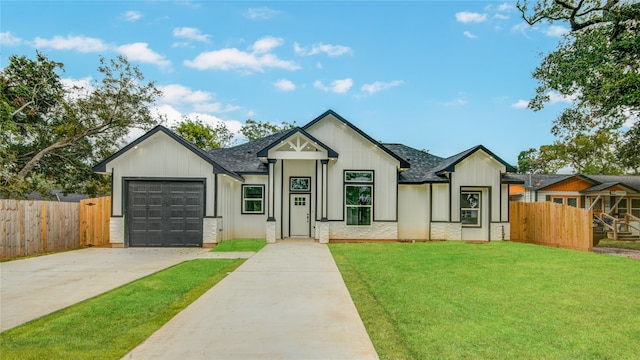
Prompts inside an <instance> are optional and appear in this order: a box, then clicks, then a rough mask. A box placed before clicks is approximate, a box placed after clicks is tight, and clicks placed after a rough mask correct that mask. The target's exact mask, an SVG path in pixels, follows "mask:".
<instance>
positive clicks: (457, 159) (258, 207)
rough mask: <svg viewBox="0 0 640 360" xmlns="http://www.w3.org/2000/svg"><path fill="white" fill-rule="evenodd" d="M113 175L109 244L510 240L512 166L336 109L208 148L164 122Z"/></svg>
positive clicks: (106, 168)
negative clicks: (445, 150) (452, 151)
mask: <svg viewBox="0 0 640 360" xmlns="http://www.w3.org/2000/svg"><path fill="white" fill-rule="evenodd" d="M94 171H96V172H100V173H111V175H112V198H113V200H112V209H111V242H112V244H113V246H125V247H127V246H213V244H215V243H218V242H220V241H224V240H228V239H232V238H266V239H267V241H269V242H274V241H276V239H284V238H293V237H301V238H314V239H317V240H319V241H320V242H322V243H326V242H329V241H330V240H418V241H420V240H502V239H509V193H510V190H509V187H510V186H513V185H511V184H522V183H523V181H521V180H518V179H514V178H509V176H508V175H507V174H508V173H512V172H515V169H514V168H513V167H512V166H511V165H509V164H507V163H506V162H505V161H503V160H502V159H500V158H499V157H497V156H496V155H494V154H493V153H492V152H491V151H489V150H488V149H486V148H485V147H483V146H481V145H479V146H476V147H473V148H471V149H468V150H466V151H464V152H462V153H460V154H457V155H454V156H452V157H449V158H440V157H438V156H434V155H431V154H429V153H426V152H423V151H420V150H416V149H413V148H411V147H408V146H404V145H400V144H382V143H379V142H378V141H376V140H374V139H372V138H371V137H370V136H369V135H367V134H365V133H364V132H363V131H361V130H360V129H358V128H357V127H355V126H354V125H353V124H352V123H350V122H348V121H347V120H345V119H344V118H342V117H341V116H340V115H338V114H336V113H335V112H333V111H331V110H329V111H327V112H325V113H324V114H322V115H320V116H319V117H317V118H316V119H315V120H313V121H311V122H309V123H308V124H306V125H305V126H302V127H296V128H293V129H291V130H287V131H284V132H281V133H278V134H274V135H270V136H267V137H265V138H262V139H258V140H255V141H251V142H248V143H245V144H242V145H238V146H235V147H231V148H223V149H215V150H212V151H209V152H206V151H204V150H202V149H199V148H197V147H196V146H194V145H193V144H191V143H189V142H187V141H185V140H184V139H182V138H181V137H179V136H178V135H176V134H175V133H173V132H172V131H170V130H168V129H167V128H165V127H162V126H157V127H155V128H154V129H153V130H151V131H149V132H148V133H146V134H145V135H143V136H142V137H140V138H139V139H137V140H135V141H133V142H132V143H131V144H129V145H127V146H126V147H125V148H123V149H122V150H120V151H118V152H117V153H116V154H114V155H113V156H111V157H109V158H108V159H105V160H104V161H102V162H101V163H99V164H98V165H96V166H95V167H94Z"/></svg>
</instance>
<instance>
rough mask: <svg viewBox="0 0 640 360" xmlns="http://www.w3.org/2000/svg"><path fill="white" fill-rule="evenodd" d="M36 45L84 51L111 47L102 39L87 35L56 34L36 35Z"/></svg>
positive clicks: (38, 46) (102, 49)
mask: <svg viewBox="0 0 640 360" xmlns="http://www.w3.org/2000/svg"><path fill="white" fill-rule="evenodd" d="M34 46H35V47H36V48H38V49H42V48H51V49H55V50H75V51H79V52H82V53H88V52H101V51H105V50H107V49H108V48H109V47H108V46H107V44H105V43H104V42H103V41H102V40H100V39H96V38H90V37H85V36H67V37H62V36H54V37H53V38H52V39H43V38H40V37H36V38H35V40H34Z"/></svg>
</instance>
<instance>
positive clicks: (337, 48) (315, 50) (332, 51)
mask: <svg viewBox="0 0 640 360" xmlns="http://www.w3.org/2000/svg"><path fill="white" fill-rule="evenodd" d="M293 50H294V51H295V52H296V54H298V55H300V56H310V55H317V54H320V53H325V54H327V55H329V56H332V57H335V56H340V55H344V54H347V53H350V52H351V48H350V47H348V46H344V45H331V44H323V43H319V44H313V45H312V46H311V47H301V46H300V45H299V44H298V43H294V44H293Z"/></svg>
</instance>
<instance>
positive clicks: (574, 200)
mask: <svg viewBox="0 0 640 360" xmlns="http://www.w3.org/2000/svg"><path fill="white" fill-rule="evenodd" d="M567 205H569V206H573V207H578V198H567Z"/></svg>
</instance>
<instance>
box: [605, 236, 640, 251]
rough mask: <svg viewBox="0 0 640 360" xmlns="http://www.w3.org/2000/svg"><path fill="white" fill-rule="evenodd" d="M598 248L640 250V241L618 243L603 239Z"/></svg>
mask: <svg viewBox="0 0 640 360" xmlns="http://www.w3.org/2000/svg"><path fill="white" fill-rule="evenodd" d="M598 247H612V248H618V249H633V250H640V241H620V240H618V241H616V240H611V239H602V240H600V243H598Z"/></svg>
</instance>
